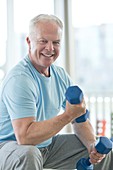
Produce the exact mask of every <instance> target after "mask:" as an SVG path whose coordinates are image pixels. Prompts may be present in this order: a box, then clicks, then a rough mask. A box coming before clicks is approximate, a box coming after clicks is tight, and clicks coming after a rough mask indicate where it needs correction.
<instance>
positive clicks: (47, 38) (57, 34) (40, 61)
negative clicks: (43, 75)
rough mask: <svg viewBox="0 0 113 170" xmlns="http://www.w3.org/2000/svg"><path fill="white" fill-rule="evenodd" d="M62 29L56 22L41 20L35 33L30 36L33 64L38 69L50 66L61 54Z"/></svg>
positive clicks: (30, 53)
mask: <svg viewBox="0 0 113 170" xmlns="http://www.w3.org/2000/svg"><path fill="white" fill-rule="evenodd" d="M61 36H62V30H61V28H60V27H59V26H58V25H57V24H56V23H55V22H53V23H51V22H40V23H38V24H37V27H36V29H35V34H34V35H33V37H32V38H31V39H29V38H28V40H27V42H28V45H29V55H30V60H31V62H32V64H33V65H34V66H35V68H36V69H37V70H38V68H39V67H40V68H41V67H42V68H43V67H44V68H48V67H49V66H50V65H51V64H52V63H53V62H54V61H55V60H56V59H57V57H58V56H59V52H60V44H61Z"/></svg>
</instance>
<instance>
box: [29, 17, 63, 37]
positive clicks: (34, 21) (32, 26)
mask: <svg viewBox="0 0 113 170" xmlns="http://www.w3.org/2000/svg"><path fill="white" fill-rule="evenodd" d="M43 21H47V22H55V23H56V24H58V26H59V27H60V28H61V30H63V22H62V21H61V20H60V19H59V18H58V17H57V16H55V15H49V14H40V15H37V16H36V17H34V18H33V19H31V20H30V23H29V35H32V34H33V33H34V32H35V30H34V29H35V27H36V25H37V23H39V22H43Z"/></svg>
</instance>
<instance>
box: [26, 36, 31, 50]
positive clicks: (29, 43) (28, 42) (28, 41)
mask: <svg viewBox="0 0 113 170" xmlns="http://www.w3.org/2000/svg"><path fill="white" fill-rule="evenodd" d="M26 41H27V44H28V46H29V49H31V41H30V39H29V37H27V38H26Z"/></svg>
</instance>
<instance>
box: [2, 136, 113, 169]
mask: <svg viewBox="0 0 113 170" xmlns="http://www.w3.org/2000/svg"><path fill="white" fill-rule="evenodd" d="M83 157H84V158H87V157H88V152H87V149H86V148H85V147H84V145H83V144H82V143H81V142H80V140H79V139H78V138H77V137H76V136H75V135H74V134H64V135H57V136H55V137H53V140H52V143H51V144H50V145H49V146H48V147H45V148H40V149H38V148H36V147H35V146H32V145H18V144H17V142H15V141H9V142H6V143H2V144H0V170H42V169H43V168H46V169H49V168H50V169H59V170H63V169H65V170H66V169H67V170H72V169H75V168H76V163H77V162H78V160H79V159H81V158H83ZM94 170H113V151H112V152H110V153H109V154H108V155H107V156H106V158H105V159H104V160H103V161H102V162H101V163H99V164H97V165H95V166H94Z"/></svg>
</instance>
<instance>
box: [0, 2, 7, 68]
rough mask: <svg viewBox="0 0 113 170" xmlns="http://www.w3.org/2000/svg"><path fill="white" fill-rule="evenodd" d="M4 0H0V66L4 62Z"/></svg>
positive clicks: (5, 25) (5, 33) (5, 22)
mask: <svg viewBox="0 0 113 170" xmlns="http://www.w3.org/2000/svg"><path fill="white" fill-rule="evenodd" d="M6 29H7V20H6V0H0V67H1V66H3V65H4V64H5V62H6V38H7V31H6Z"/></svg>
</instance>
